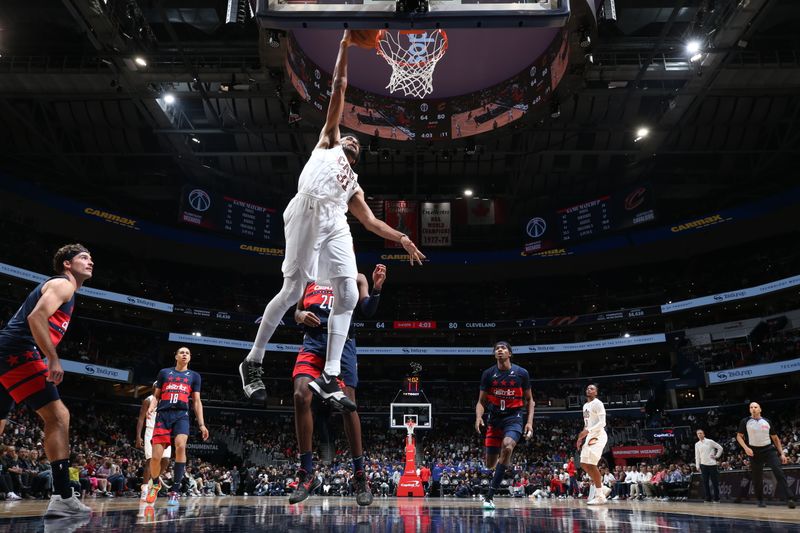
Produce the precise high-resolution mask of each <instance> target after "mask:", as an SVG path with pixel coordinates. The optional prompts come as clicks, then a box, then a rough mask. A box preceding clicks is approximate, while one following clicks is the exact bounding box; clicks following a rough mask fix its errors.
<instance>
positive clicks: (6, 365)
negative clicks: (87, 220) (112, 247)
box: [0, 244, 94, 517]
mask: <svg viewBox="0 0 800 533" xmlns="http://www.w3.org/2000/svg"><path fill="white" fill-rule="evenodd" d="M53 269H54V270H55V272H56V274H57V275H56V276H53V277H52V278H49V279H47V280H45V281H43V282H42V283H40V284H39V285H37V286H36V288H34V289H33V290H32V291H31V292H30V294H28V297H27V298H25V301H24V302H23V303H22V305H21V306H20V308H19V309H18V310H17V312H16V313H14V316H13V317H11V319H10V320H9V321H8V324H6V326H5V327H4V328H3V329H2V330H0V385H2V387H0V389H1V390H0V396H2V403H3V410H4V411H5V413H4V415H5V416H7V415H8V411H9V410H10V409H11V407H12V406H13V402H16V403H22V402H24V403H26V404H28V406H29V407H30V408H31V409H33V410H34V411H36V414H38V415H39V416H40V417H41V419H42V420H43V421H44V452H45V455H47V459H48V460H49V461H50V465H51V467H52V471H53V489H54V490H53V496H52V497H51V498H50V503H49V505H48V506H47V511H46V512H45V517H69V516H80V515H85V514H87V513H91V509H90V508H89V507H87V506H86V505H84V504H82V503H81V502H80V501H79V500H78V498H77V496H76V495H75V493H74V492H73V490H72V487H71V486H70V484H69V411H68V410H67V408H66V406H65V405H64V403H63V402H62V401H61V399H60V397H59V394H58V389H56V386H57V385H58V384H59V383H61V381H62V380H63V379H64V370H63V368H62V367H61V361H60V360H59V357H58V353H57V352H56V347H57V346H58V343H59V342H60V341H61V339H62V338H63V336H64V334H65V333H66V332H67V328H68V327H69V323H70V320H71V318H72V311H73V309H74V308H75V291H77V290H78V289H80V288H81V286H82V285H83V284H84V282H86V281H87V280H88V279H90V278H91V277H92V271H93V269H94V263H93V262H92V256H91V254H89V250H87V249H86V248H85V247H83V246H82V245H80V244H68V245H66V246H63V247H61V248H60V249H59V250H58V251H57V252H56V254H55V256H54V257H53ZM43 358H46V359H47V363H45V362H44V360H43Z"/></svg>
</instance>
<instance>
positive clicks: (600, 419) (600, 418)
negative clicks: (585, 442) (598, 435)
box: [586, 403, 606, 433]
mask: <svg viewBox="0 0 800 533" xmlns="http://www.w3.org/2000/svg"><path fill="white" fill-rule="evenodd" d="M592 410H593V411H594V412H595V413H596V414H597V423H596V424H595V425H593V426H591V427H587V428H586V429H587V430H588V431H589V433H591V432H592V431H596V430H598V429H603V428H604V427H606V408H605V407H604V406H603V404H601V403H598V404H595V406H594V407H592Z"/></svg>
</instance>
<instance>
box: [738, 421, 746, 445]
mask: <svg viewBox="0 0 800 533" xmlns="http://www.w3.org/2000/svg"><path fill="white" fill-rule="evenodd" d="M736 432H737V433H741V434H742V435H744V436H745V440H747V419H746V418H742V421H741V422H739V429H737V430H736Z"/></svg>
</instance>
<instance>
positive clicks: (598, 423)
mask: <svg viewBox="0 0 800 533" xmlns="http://www.w3.org/2000/svg"><path fill="white" fill-rule="evenodd" d="M583 422H584V424H585V425H584V429H589V428H592V430H591V432H590V435H592V436H597V435H599V434H600V433H602V432H603V428H605V427H606V408H605V407H604V406H603V402H601V401H600V400H598V399H597V398H595V399H594V400H592V401H591V402H586V403H585V404H583Z"/></svg>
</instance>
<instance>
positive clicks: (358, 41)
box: [350, 30, 380, 48]
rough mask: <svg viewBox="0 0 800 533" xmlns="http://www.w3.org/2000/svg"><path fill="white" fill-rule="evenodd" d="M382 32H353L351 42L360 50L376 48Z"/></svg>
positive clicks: (351, 32)
mask: <svg viewBox="0 0 800 533" xmlns="http://www.w3.org/2000/svg"><path fill="white" fill-rule="evenodd" d="M379 31H380V30H351V31H350V42H351V43H353V44H354V45H356V46H358V47H359V48H375V44H376V43H377V41H378V33H379Z"/></svg>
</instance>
